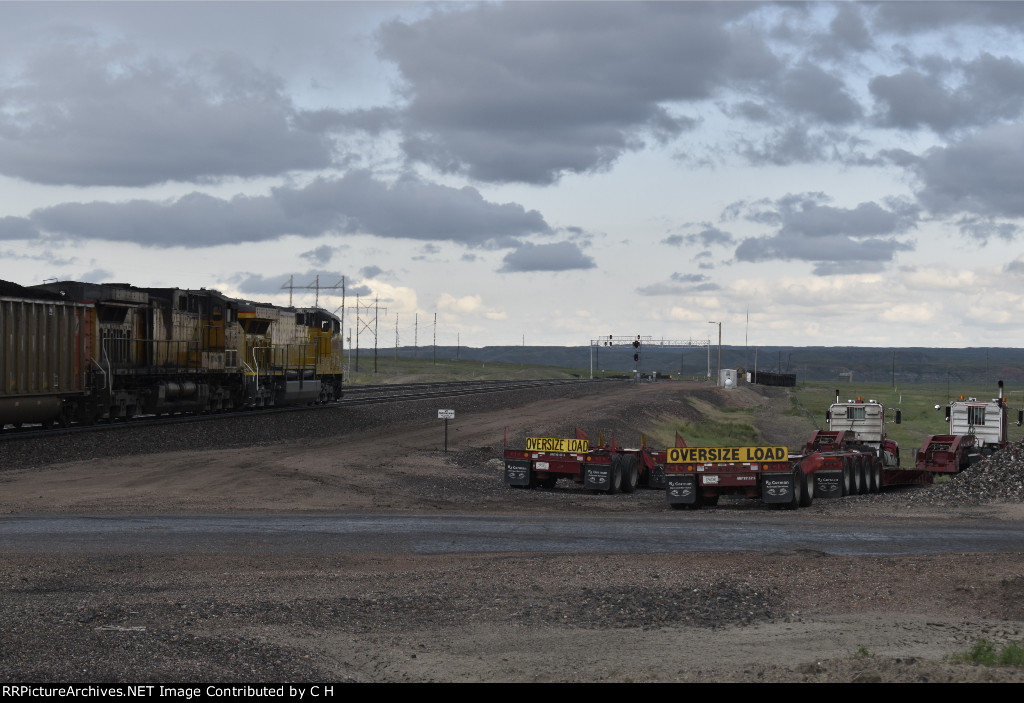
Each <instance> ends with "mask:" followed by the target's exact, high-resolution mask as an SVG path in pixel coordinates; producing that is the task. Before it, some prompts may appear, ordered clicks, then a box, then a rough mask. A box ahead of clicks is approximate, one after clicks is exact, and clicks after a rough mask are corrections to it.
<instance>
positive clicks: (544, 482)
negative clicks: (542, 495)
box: [537, 476, 558, 488]
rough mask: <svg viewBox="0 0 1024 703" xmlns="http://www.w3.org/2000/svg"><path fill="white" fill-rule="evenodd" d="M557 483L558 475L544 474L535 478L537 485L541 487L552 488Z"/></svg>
mask: <svg viewBox="0 0 1024 703" xmlns="http://www.w3.org/2000/svg"><path fill="white" fill-rule="evenodd" d="M556 483H558V476H545V477H544V478H538V479H537V485H538V486H540V487H541V488H554V487H555V484H556Z"/></svg>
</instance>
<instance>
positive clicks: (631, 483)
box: [619, 454, 640, 493]
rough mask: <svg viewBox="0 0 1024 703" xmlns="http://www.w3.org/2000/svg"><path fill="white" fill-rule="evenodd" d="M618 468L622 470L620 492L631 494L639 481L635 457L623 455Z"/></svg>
mask: <svg viewBox="0 0 1024 703" xmlns="http://www.w3.org/2000/svg"><path fill="white" fill-rule="evenodd" d="M619 467H620V468H621V469H622V492H623V493H632V492H633V491H635V490H636V486H637V483H639V481H640V471H639V469H638V468H637V461H636V457H635V456H633V455H632V454H627V455H624V456H623V457H622V461H620V462H619Z"/></svg>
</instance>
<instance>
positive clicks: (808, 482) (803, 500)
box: [797, 469, 814, 508]
mask: <svg viewBox="0 0 1024 703" xmlns="http://www.w3.org/2000/svg"><path fill="white" fill-rule="evenodd" d="M797 473H799V474H800V492H801V495H800V507H801V508H809V507H811V504H812V503H814V474H805V473H804V472H803V471H800V470H799V469H797Z"/></svg>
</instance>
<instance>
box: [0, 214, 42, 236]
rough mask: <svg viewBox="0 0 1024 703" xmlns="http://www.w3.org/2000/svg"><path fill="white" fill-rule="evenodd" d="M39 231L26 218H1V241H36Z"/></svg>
mask: <svg viewBox="0 0 1024 703" xmlns="http://www.w3.org/2000/svg"><path fill="white" fill-rule="evenodd" d="M38 236H39V230H37V229H36V228H35V225H33V224H32V222H31V220H28V219H26V218H24V217H0V239H23V240H30V239H36V238H37V237H38Z"/></svg>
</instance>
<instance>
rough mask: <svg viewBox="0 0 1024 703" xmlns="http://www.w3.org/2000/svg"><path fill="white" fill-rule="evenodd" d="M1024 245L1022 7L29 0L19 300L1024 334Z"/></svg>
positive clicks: (570, 340)
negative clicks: (57, 285) (222, 303)
mask: <svg viewBox="0 0 1024 703" xmlns="http://www.w3.org/2000/svg"><path fill="white" fill-rule="evenodd" d="M1022 239H1024V2H994V3H987V2H938V3H931V2H882V3H861V2H840V3H826V2H821V3H818V2H810V3H791V2H783V3H773V4H769V3H756V2H755V3H742V2H712V3H702V2H654V3H641V2H585V1H579V2H452V3H431V2H243V1H235V2H88V1H83V2H7V1H0V279H5V280H10V281H13V282H15V283H19V284H21V285H34V284H38V283H43V282H44V281H48V280H53V279H59V280H79V281H92V282H127V283H132V284H134V285H137V286H154V287H169V286H173V287H180V288H200V287H206V288H216V289H218V290H220V291H222V292H224V293H227V294H229V295H232V296H237V297H240V298H244V299H248V300H255V301H259V302H271V303H277V304H282V305H287V304H289V303H290V302H291V303H292V304H295V305H299V306H307V305H313V304H315V303H319V304H320V306H321V307H324V308H326V309H328V310H331V311H337V312H338V314H339V315H340V314H341V313H342V311H343V310H344V313H345V326H346V335H347V336H355V334H356V331H357V330H358V332H359V334H360V335H362V336H361V337H360V346H363V347H367V346H371V345H372V342H371V341H369V339H370V338H372V335H373V334H374V330H376V334H377V337H378V344H379V345H380V346H382V347H389V346H394V345H395V343H396V342H397V343H398V344H400V345H402V346H411V345H413V344H416V345H417V346H421V347H423V346H429V345H431V344H433V343H435V342H436V343H437V344H439V345H454V344H460V345H461V346H470V347H482V346H490V345H520V344H525V345H528V346H536V345H565V346H576V345H587V344H590V343H591V341H592V340H596V339H600V338H602V337H606V336H608V335H614V336H617V337H633V336H635V335H641V336H642V337H650V338H652V339H658V340H703V341H705V342H706V341H707V340H708V339H709V338H711V340H712V341H713V343H715V344H717V342H718V333H719V329H721V339H722V343H723V344H726V345H744V346H752V347H756V346H758V345H765V346H770V345H786V346H790V345H791V346H872V347H910V346H925V347H989V346H992V347H1016V346H1021V347H1024V324H1021V321H1022V319H1024V248H1022V246H1021V242H1022ZM342 282H343V284H344V294H345V297H344V307H343V306H342V297H341V293H342V288H341V285H342ZM317 285H319V286H321V287H322V289H321V290H319V292H318V291H317V290H316V286H317ZM709 322H710V323H712V324H710V325H709ZM719 323H720V324H719ZM368 335H369V337H368Z"/></svg>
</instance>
